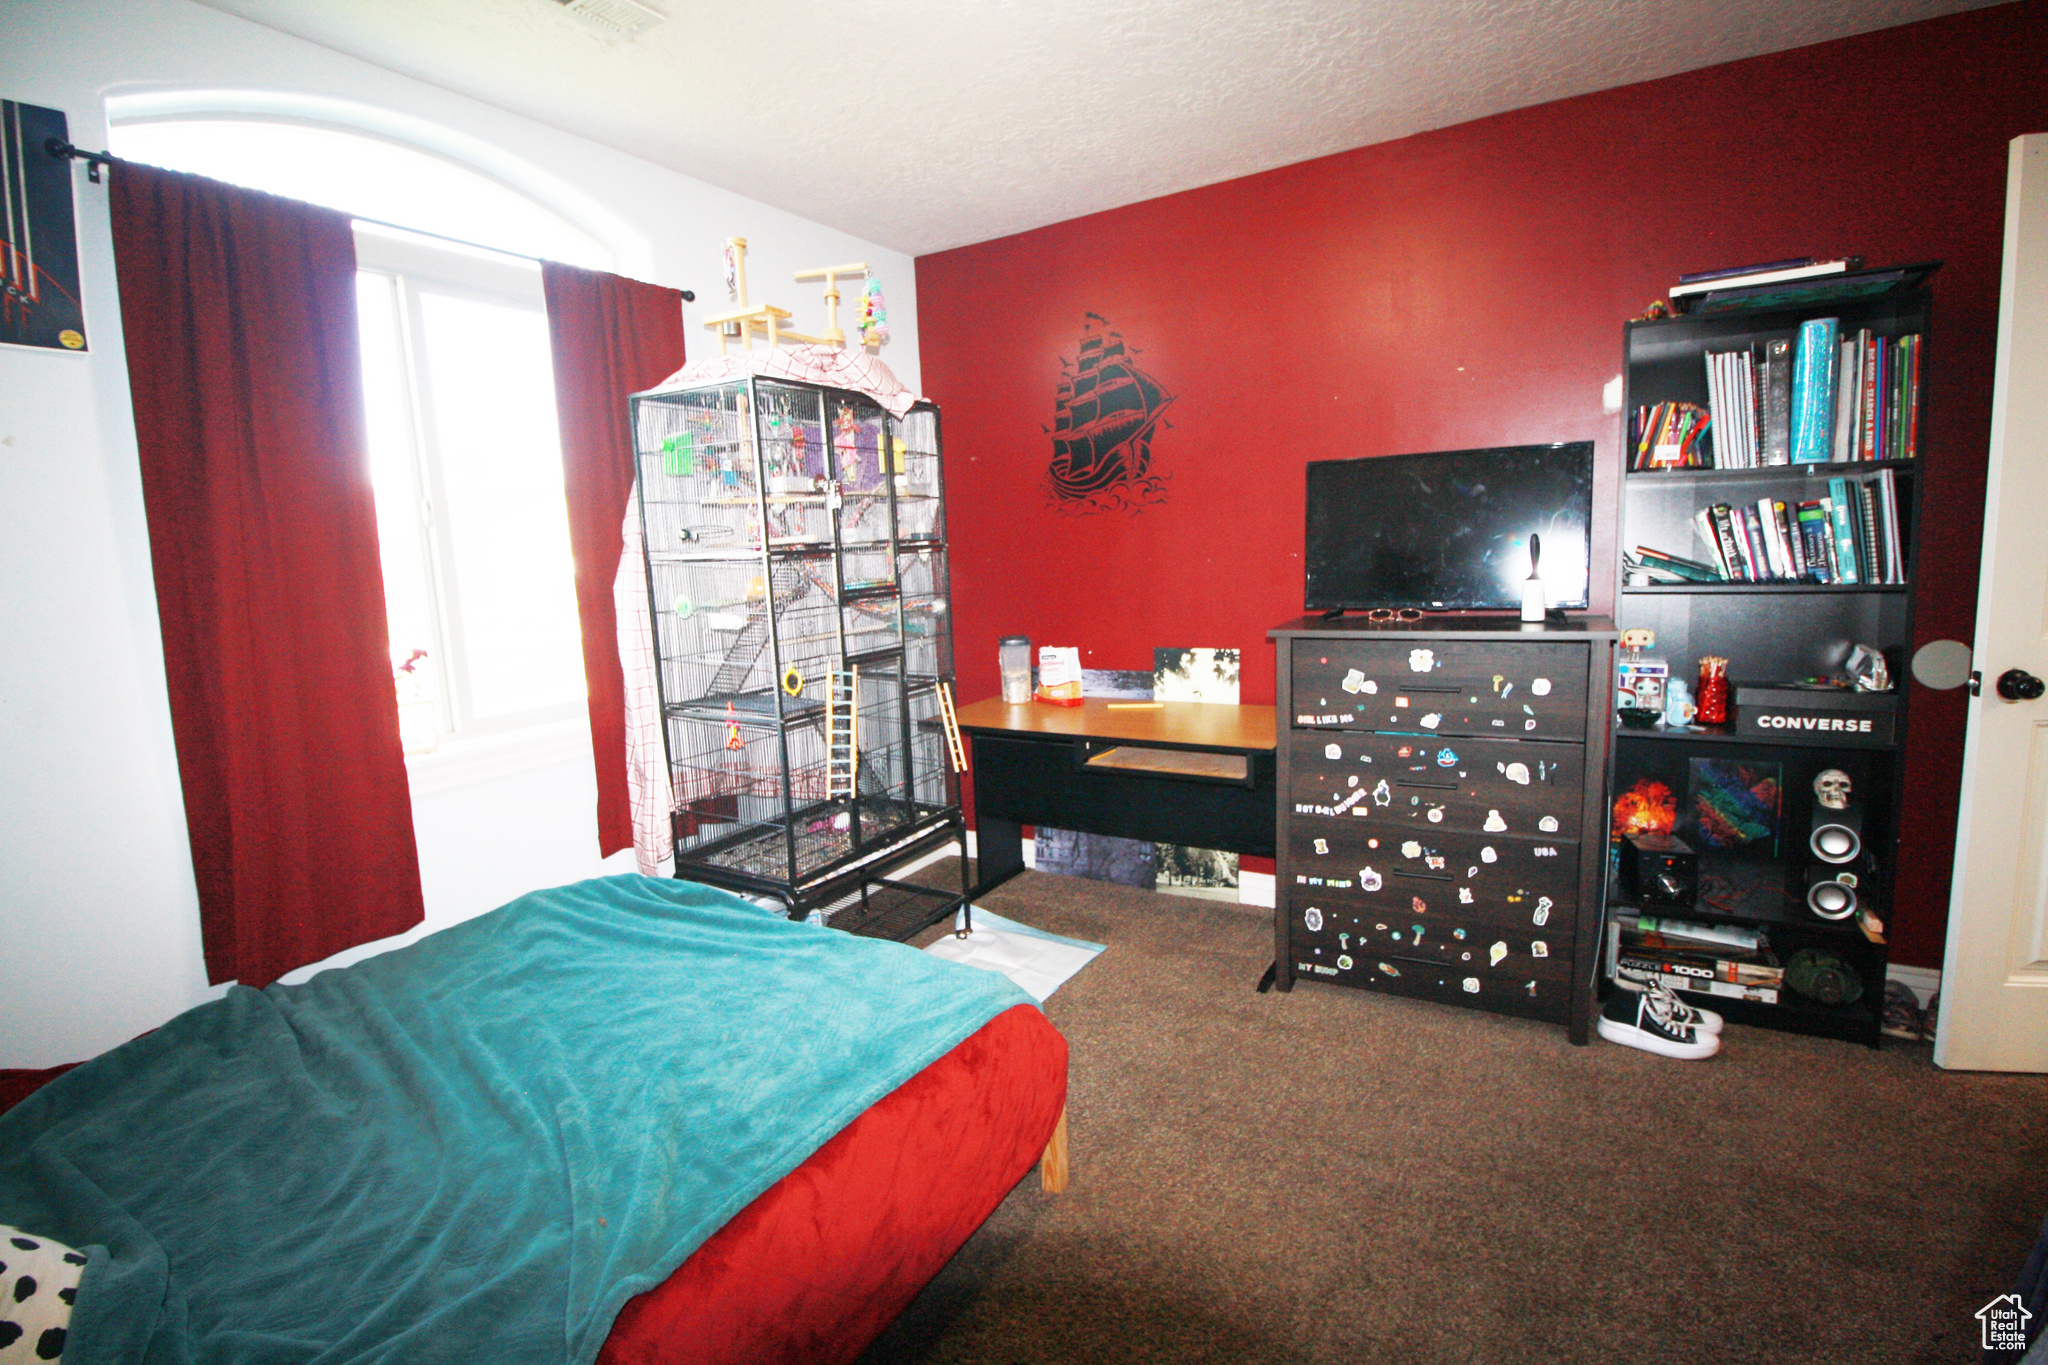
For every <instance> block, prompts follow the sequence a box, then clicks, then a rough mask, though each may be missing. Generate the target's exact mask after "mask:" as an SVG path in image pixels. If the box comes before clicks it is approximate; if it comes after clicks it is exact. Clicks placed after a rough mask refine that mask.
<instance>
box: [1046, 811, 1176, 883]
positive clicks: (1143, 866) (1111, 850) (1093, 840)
mask: <svg viewBox="0 0 2048 1365" xmlns="http://www.w3.org/2000/svg"><path fill="white" fill-rule="evenodd" d="M1031 848H1032V861H1033V863H1035V864H1036V866H1037V869H1038V870H1039V871H1040V872H1057V873H1059V874H1060V875H1062V876H1067V877H1086V878H1088V879H1089V880H1090V881H1097V882H1114V883H1116V884H1117V885H1118V886H1136V887H1140V888H1142V889H1144V890H1146V891H1151V890H1153V889H1155V888H1156V887H1157V886H1158V885H1159V862H1158V852H1157V849H1158V846H1157V845H1155V844H1152V843H1149V842H1147V841H1145V840H1143V839H1112V838H1110V837H1109V836H1108V835H1106V834H1082V833H1080V832H1078V831H1076V830H1071V829H1048V828H1046V827H1045V826H1043V825H1040V826H1039V827H1038V832H1037V834H1036V835H1035V836H1034V837H1033V839H1032V841H1031Z"/></svg>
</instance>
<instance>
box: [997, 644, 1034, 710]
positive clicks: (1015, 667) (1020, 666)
mask: <svg viewBox="0 0 2048 1365" xmlns="http://www.w3.org/2000/svg"><path fill="white" fill-rule="evenodd" d="M996 659H997V663H998V664H999V666H1000V667H1001V669H1002V674H1003V702H1004V704H1005V705H1008V706H1022V705H1024V704H1025V703H1026V702H1028V701H1030V700H1031V637H1030V636H1028V635H1005V636H1004V637H1003V639H1002V643H1001V644H1000V645H999V646H997V649H996Z"/></svg>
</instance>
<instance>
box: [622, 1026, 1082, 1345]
mask: <svg viewBox="0 0 2048 1365" xmlns="http://www.w3.org/2000/svg"><path fill="white" fill-rule="evenodd" d="M1066 1097H1067V1043H1066V1039H1064V1038H1062V1037H1061V1036H1060V1034H1059V1032H1058V1031H1057V1030H1056V1029H1054V1028H1053V1026H1052V1025H1051V1024H1049V1023H1047V1022H1046V1019H1045V1016H1044V1015H1043V1014H1041V1013H1040V1012H1039V1011H1038V1009H1037V1008H1036V1007H1035V1006H1031V1005H1018V1006H1016V1007H1015V1008H1013V1009H1009V1010H1006V1011H1005V1012H1003V1013H1002V1014H999V1015H997V1016H996V1017H995V1018H994V1019H992V1020H990V1021H989V1022H988V1023H987V1024H985V1025H983V1026H982V1028H981V1030H980V1031H979V1032H977V1033H975V1034H974V1035H973V1036H972V1037H970V1038H968V1039H967V1040H966V1041H965V1042H963V1043H961V1044H960V1045H959V1046H958V1047H956V1048H954V1049H953V1050H952V1051H951V1052H949V1053H947V1054H946V1055H945V1056H943V1057H941V1058H940V1059H939V1060H938V1061H936V1062H933V1063H932V1064H931V1065H930V1066H928V1067H926V1068H925V1069H924V1070H923V1071H920V1072H919V1073H918V1074H917V1075H915V1076H913V1077H911V1078H910V1079H909V1080H908V1081H905V1082H904V1083H903V1084H902V1085H901V1086H899V1087H897V1089H896V1090H895V1091H894V1092H893V1093H891V1094H890V1095H888V1096H887V1097H885V1098H884V1099H882V1100H881V1101H880V1102H879V1103H877V1104H876V1105H874V1106H873V1107H872V1108H870V1109H869V1110H868V1111H867V1112H866V1113H864V1114H862V1115H861V1116H860V1117H859V1118H857V1119H855V1120H854V1121H853V1122H852V1123H850V1124H848V1125H847V1126H846V1128H845V1129H843V1130H842V1131H841V1132H840V1133H839V1135H838V1136H837V1137H834V1138H833V1139H832V1140H831V1141H830V1142H828V1143H826V1144H825V1145H824V1146H822V1147H820V1148H819V1149H818V1150H817V1151H815V1152H813V1153H812V1154H811V1156H810V1159H809V1160H808V1161H806V1162H804V1164H803V1165H801V1166H799V1167H797V1168H796V1169H795V1170H793V1171H791V1172H790V1173H789V1174H788V1175H786V1176H784V1177H783V1178H782V1179H781V1180H780V1181H778V1182H777V1183H776V1184H775V1185H773V1186H771V1187H770V1188H769V1189H768V1191H767V1193H765V1194H763V1195H762V1196H761V1197H760V1198H759V1199H756V1200H755V1201H754V1202H753V1203H751V1204H749V1205H747V1207H746V1208H744V1209H742V1210H741V1211H740V1212H739V1214H738V1216H736V1217H735V1218H734V1219H733V1220H732V1221H731V1222H730V1223H727V1224H726V1225H725V1226H724V1227H723V1228H721V1229H719V1231H718V1232H717V1233H716V1234H714V1235H713V1236H712V1238H711V1240H710V1241H708V1242H706V1243H705V1244H704V1245H703V1246H701V1247H699V1248H698V1249H697V1252H696V1254H695V1255H693V1256H691V1257H690V1259H689V1260H687V1261H685V1262H683V1264H682V1265H681V1266H679V1267H677V1269H676V1272H675V1274H673V1275H671V1276H669V1277H668V1279H666V1280H664V1281H663V1282H662V1283H661V1284H660V1285H658V1286H656V1287H655V1288H653V1289H651V1290H649V1291H648V1292H646V1293H645V1294H642V1295H640V1296H639V1297H638V1298H635V1299H633V1300H632V1301H631V1302H629V1303H628V1304H627V1305H626V1306H625V1308H624V1309H622V1310H621V1311H620V1313H619V1316H618V1320H617V1321H616V1322H615V1323H613V1324H612V1331H611V1337H610V1339H609V1340H607V1341H606V1342H605V1347H604V1350H603V1351H602V1352H601V1353H600V1354H599V1355H598V1361H599V1365H778V1363H779V1362H788V1363H789V1365H800V1363H801V1365H833V1362H844V1361H851V1360H853V1359H854V1358H855V1357H857V1356H858V1355H859V1354H860V1353H861V1352H862V1351H863V1350H864V1349H866V1347H867V1345H868V1343H869V1342H871V1341H873V1340H874V1339H875V1337H876V1336H878V1335H879V1334H880V1333H881V1331H882V1329H883V1328H884V1327H887V1326H888V1325H889V1324H890V1323H891V1322H892V1321H894V1320H895V1318H896V1315H897V1314H899V1313H901V1312H902V1311H903V1310H904V1308H905V1307H906V1306H908V1304H909V1303H910V1301H911V1299H913V1298H915V1297H916V1295H917V1292H918V1290H920V1289H922V1288H923V1287H924V1286H925V1284H926V1282H927V1281H929V1280H930V1279H931V1278H932V1276H934V1275H936V1274H937V1273H938V1272H939V1268H940V1267H941V1266H943V1265H945V1263H946V1262H947V1260H948V1259H950V1258H951V1257H952V1255H953V1253H954V1252H955V1251H958V1250H959V1249H960V1247H961V1245H962V1244H963V1243H965V1242H966V1241H967V1239H968V1237H970V1236H972V1235H973V1233H974V1230H975V1229H976V1228H978V1227H980V1226H981V1224H982V1222H983V1221H984V1220H985V1219H986V1218H987V1217H988V1216H989V1215H990V1214H991V1213H993V1212H995V1208H996V1205H997V1204H999V1203H1001V1202H1002V1200H1003V1196H1004V1195H1006V1194H1008V1193H1009V1192H1010V1189H1011V1187H1012V1186H1014V1185H1015V1184H1016V1183H1017V1181H1018V1180H1020V1179H1022V1178H1023V1176H1024V1175H1025V1174H1026V1173H1028V1172H1029V1171H1030V1169H1031V1167H1032V1165H1033V1164H1034V1163H1036V1162H1037V1160H1038V1158H1039V1156H1040V1154H1041V1153H1042V1152H1043V1151H1044V1150H1045V1144H1046V1143H1047V1142H1048V1141H1050V1140H1051V1138H1052V1130H1053V1126H1054V1125H1055V1124H1056V1123H1057V1122H1058V1121H1059V1115H1060V1110H1061V1109H1062V1107H1064V1105H1065V1104H1066Z"/></svg>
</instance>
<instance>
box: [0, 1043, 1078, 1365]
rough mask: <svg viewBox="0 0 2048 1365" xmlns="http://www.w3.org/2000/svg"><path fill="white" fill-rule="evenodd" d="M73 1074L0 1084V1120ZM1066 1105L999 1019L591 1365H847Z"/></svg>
mask: <svg viewBox="0 0 2048 1365" xmlns="http://www.w3.org/2000/svg"><path fill="white" fill-rule="evenodd" d="M68 1070H70V1068H69V1067H55V1068H52V1069H51V1070H49V1071H43V1072H21V1071H16V1072H7V1073H0V1111H4V1110H6V1109H7V1108H9V1107H11V1106H12V1105H13V1104H15V1103H17V1102H19V1101H20V1100H22V1099H24V1098H26V1097H27V1095H29V1094H30V1093H31V1092H33V1091H34V1090H35V1089H36V1088H38V1087H39V1086H41V1085H42V1084H44V1083H45V1082H47V1081H50V1080H53V1079H55V1078H56V1077H57V1076H58V1075H59V1074H61V1073H62V1072H65V1071H68ZM1066 1099H1067V1041H1066V1039H1064V1038H1062V1037H1061V1036H1060V1034H1059V1032H1058V1030H1056V1029H1054V1028H1053V1026H1052V1025H1051V1024H1049V1023H1047V1022H1046V1019H1045V1016H1044V1015H1043V1014H1041V1013H1040V1012H1039V1011H1038V1009H1037V1007H1035V1006H1032V1005H1018V1006H1015V1007H1014V1008H1012V1009H1009V1010H1005V1011H1004V1012H1003V1013H1001V1014H999V1015H997V1016H996V1017H995V1018H994V1019H991V1020H990V1021H989V1022H988V1023H986V1024H984V1025H982V1027H981V1029H980V1030H979V1031H978V1032H976V1033H975V1034H973V1035H972V1036H971V1037H969V1038H968V1039H967V1040H966V1041H965V1042H963V1043H961V1044H960V1045H959V1046H958V1047H956V1048H954V1049H953V1050H952V1051H951V1052H948V1053H947V1054H946V1055H945V1056H943V1057H941V1058H939V1060H937V1061H936V1062H933V1063H932V1064H931V1065H930V1066H928V1067H926V1068H925V1069H924V1070H923V1071H920V1072H918V1073H917V1075H915V1076H912V1077H911V1078H910V1079H909V1080H907V1081H905V1082H904V1083H903V1084H902V1085H900V1086H898V1087H897V1088H896V1089H895V1090H894V1091H893V1092H891V1093H890V1094H889V1095H887V1096H885V1097H884V1098H883V1099H882V1100H880V1101H879V1102H878V1103H876V1104H875V1105H874V1106H873V1107H872V1108H870V1109H869V1110H868V1111H867V1112H866V1113H864V1114H862V1115H861V1116H860V1117H859V1118H857V1119H855V1120H854V1121H853V1122H852V1123H850V1124H848V1125H847V1126H846V1127H845V1128H844V1129H842V1130H841V1131H840V1132H839V1134H838V1136H836V1137H834V1138H833V1139H832V1140H831V1141H830V1142H827V1143H826V1144H825V1145H824V1146H822V1147H820V1148H819V1149H818V1150H817V1151H815V1152H813V1153H811V1155H810V1158H809V1159H808V1160H807V1161H805V1162H804V1164H803V1165H801V1166H799V1167H797V1168H796V1169H795V1170H793V1171H791V1172H790V1173H789V1174H788V1175H786V1176H784V1177H783V1178H782V1179H781V1180H779V1181H777V1182H776V1183H775V1184H774V1185H772V1186H770V1187H769V1189H768V1191H767V1192H766V1193H765V1194H763V1195H762V1196H761V1197H760V1198H758V1199H756V1200H755V1201H754V1202H753V1203H751V1204H749V1205H747V1207H746V1208H744V1209H742V1210H740V1212H739V1214H738V1215H737V1216H735V1217H734V1218H733V1220H732V1221H731V1222H729V1223H727V1224H726V1225H725V1226H724V1227H723V1228H721V1229H719V1230H718V1232H716V1233H715V1234H713V1236H712V1237H711V1240H709V1241H708V1242H706V1243H704V1245H703V1246H701V1247H699V1248H697V1251H696V1254H694V1255H693V1256H691V1257H690V1259H689V1260H687V1261H685V1262H683V1264H682V1265H680V1266H678V1267H677V1268H676V1272H675V1273H674V1274H673V1275H671V1276H669V1277H668V1278H667V1279H666V1280H664V1281H662V1282H661V1284H660V1285H658V1286H656V1287H655V1288H653V1289H650V1290H648V1291H647V1292H646V1293H645V1294H642V1295H640V1296H639V1297H638V1298H635V1299H633V1300H632V1301H631V1302H629V1303H627V1305H626V1306H625V1308H624V1309H622V1310H620V1313H619V1316H618V1320H617V1321H616V1322H614V1323H613V1324H612V1331H611V1336H610V1338H609V1339H608V1340H607V1341H606V1342H605V1346H604V1350H603V1351H602V1352H600V1353H599V1355H598V1360H599V1361H600V1362H601V1365H656V1362H659V1365H712V1362H720V1363H721V1365H775V1362H782V1361H787V1362H791V1365H796V1362H803V1365H831V1363H832V1362H836V1361H850V1360H852V1359H854V1358H855V1357H856V1356H858V1355H859V1354H860V1353H861V1352H862V1351H863V1350H864V1349H866V1347H867V1345H868V1343H869V1342H871V1341H873V1340H874V1339H875V1337H876V1336H877V1335H879V1334H880V1333H881V1330H882V1329H883V1328H884V1327H887V1326H888V1325H889V1324H890V1322H892V1321H894V1319H895V1317H896V1315H897V1314H898V1313H901V1312H902V1311H903V1309H904V1308H905V1306H907V1305H908V1304H909V1302H910V1301H911V1299H913V1298H914V1297H916V1295H917V1291H918V1290H920V1289H922V1288H923V1287H924V1285H925V1283H926V1282H927V1281H928V1280H930V1279H931V1277H932V1276H933V1275H936V1274H937V1273H938V1271H939V1268H940V1267H941V1266H943V1265H944V1264H945V1263H946V1261H947V1260H948V1259H949V1258H950V1257H951V1256H952V1255H953V1253H954V1252H956V1251H958V1250H959V1249H960V1247H961V1245H962V1244H963V1243H964V1242H966V1240H967V1239H968V1238H969V1237H970V1236H972V1235H973V1233H974V1230H975V1229H976V1228H978V1227H980V1226H981V1224H982V1221H983V1220H984V1219H986V1218H987V1217H988V1216H989V1214H991V1213H993V1212H995V1207H996V1205H997V1204H1000V1203H1001V1202H1002V1200H1003V1196H1004V1195H1006V1194H1008V1193H1009V1192H1010V1189H1011V1187H1012V1186H1014V1185H1015V1184H1016V1183H1017V1182H1018V1181H1019V1180H1021V1179H1022V1178H1023V1177H1024V1176H1025V1175H1026V1174H1027V1173H1028V1172H1029V1171H1030V1170H1031V1168H1032V1166H1033V1165H1034V1164H1036V1162H1037V1161H1038V1158H1039V1156H1040V1154H1041V1153H1043V1152H1044V1150H1045V1145H1046V1143H1047V1142H1049V1141H1050V1140H1051V1138H1052V1131H1053V1127H1054V1125H1055V1124H1057V1123H1058V1121H1059V1116H1060V1111H1061V1109H1062V1108H1063V1107H1064V1106H1065V1104H1066Z"/></svg>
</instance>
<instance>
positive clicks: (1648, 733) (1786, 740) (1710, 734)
mask: <svg viewBox="0 0 2048 1365" xmlns="http://www.w3.org/2000/svg"><path fill="white" fill-rule="evenodd" d="M1614 737H1615V739H1617V740H1629V741H1635V740H1639V739H1648V740H1658V741H1661V742H1663V743H1666V744H1740V745H1744V746H1746V747H1748V748H1752V749H1775V748H1787V747H1790V748H1794V749H1841V748H1845V747H1851V746H1846V745H1844V744H1843V743H1842V742H1841V741H1839V740H1832V739H1820V738H1808V737H1806V736H1803V735H1794V734H1787V735H1780V736H1774V737H1772V738H1770V739H1764V738H1761V737H1759V736H1757V735H1739V734H1737V733H1736V732H1735V730H1734V729H1733V728H1732V727H1730V726H1726V725H1693V726H1691V727H1689V728H1687V729H1684V730H1670V729H1666V728H1664V727H1663V726H1652V727H1650V728H1647V729H1637V728H1636V727H1635V726H1632V725H1616V726H1615V727H1614ZM1853 747H1855V748H1858V749H1896V748H1898V747H1899V745H1898V743H1897V742H1896V741H1891V742H1886V743H1862V742H1859V743H1857V744H1856V745H1854V746H1853ZM1679 918H1681V919H1683V918H1686V917H1685V916H1683V915H1681V916H1679Z"/></svg>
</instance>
